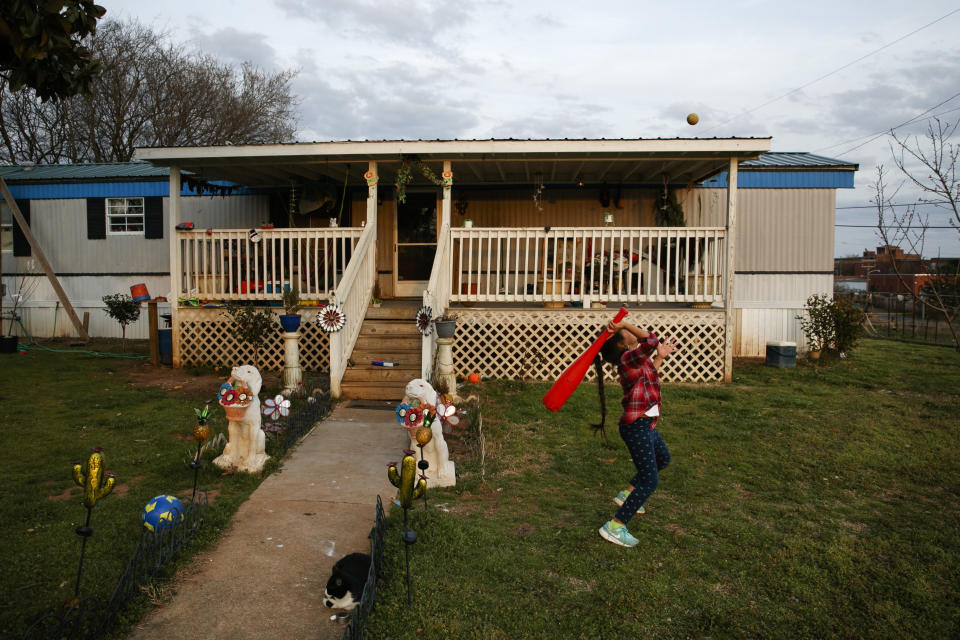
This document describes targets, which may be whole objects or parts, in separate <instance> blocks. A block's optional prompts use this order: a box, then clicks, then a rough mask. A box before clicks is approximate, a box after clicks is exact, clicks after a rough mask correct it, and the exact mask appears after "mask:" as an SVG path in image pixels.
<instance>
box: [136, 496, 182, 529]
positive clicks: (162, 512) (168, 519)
mask: <svg viewBox="0 0 960 640" xmlns="http://www.w3.org/2000/svg"><path fill="white" fill-rule="evenodd" d="M183 513H184V508H183V503H182V502H180V501H179V500H178V499H177V498H175V497H174V496H171V495H166V494H164V495H162V496H156V497H154V498H151V499H150V501H149V502H148V503H147V504H146V505H144V507H143V511H142V512H141V513H140V520H141V521H142V522H143V526H144V527H146V528H147V530H148V531H152V532H154V533H156V532H158V531H160V530H161V529H163V528H164V527H166V526H168V525H172V524H179V523H181V522H183Z"/></svg>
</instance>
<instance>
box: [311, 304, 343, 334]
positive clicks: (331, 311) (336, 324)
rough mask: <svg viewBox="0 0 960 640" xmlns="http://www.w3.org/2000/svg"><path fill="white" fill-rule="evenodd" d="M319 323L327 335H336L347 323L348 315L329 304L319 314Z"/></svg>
mask: <svg viewBox="0 0 960 640" xmlns="http://www.w3.org/2000/svg"><path fill="white" fill-rule="evenodd" d="M317 323H318V324H319V325H320V328H321V329H323V330H324V331H326V332H327V333H336V332H337V331H340V330H341V329H343V325H345V324H346V323H347V314H345V313H344V312H343V309H341V308H340V307H338V306H337V305H335V304H328V305H327V306H325V307H324V308H323V310H322V311H320V313H319V314H317Z"/></svg>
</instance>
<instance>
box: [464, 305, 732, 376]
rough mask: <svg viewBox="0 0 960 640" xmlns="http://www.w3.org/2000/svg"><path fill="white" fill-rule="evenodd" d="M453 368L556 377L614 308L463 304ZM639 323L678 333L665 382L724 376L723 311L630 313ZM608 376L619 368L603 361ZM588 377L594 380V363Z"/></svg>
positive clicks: (674, 335) (669, 333) (671, 335)
mask: <svg viewBox="0 0 960 640" xmlns="http://www.w3.org/2000/svg"><path fill="white" fill-rule="evenodd" d="M457 313H458V316H459V320H458V322H457V332H456V336H455V337H456V340H455V341H454V344H453V361H454V368H455V370H456V371H457V374H458V375H466V374H469V373H470V372H474V371H476V372H480V373H481V374H482V375H483V376H485V377H487V378H503V379H511V380H539V381H546V382H552V381H554V380H556V379H557V377H558V376H559V375H560V373H562V372H563V370H564V369H565V368H566V367H567V365H569V364H570V363H571V362H573V361H574V360H575V359H576V358H577V357H579V356H580V354H582V353H583V352H584V350H585V349H586V348H587V347H588V346H590V343H591V342H592V341H593V339H594V338H595V337H596V336H597V335H599V333H600V331H601V330H602V329H603V328H604V327H605V326H606V323H607V321H608V320H609V319H610V318H612V317H613V314H612V313H610V312H609V311H606V310H596V311H594V310H583V309H581V310H577V311H568V310H563V311H558V310H550V311H536V310H506V309H496V310H493V309H477V310H469V311H461V310H459V309H458V310H457ZM630 320H632V322H633V323H634V324H636V325H637V326H639V327H644V328H650V327H652V328H653V331H654V332H655V333H656V334H657V335H658V336H660V337H662V338H665V339H668V340H674V341H675V342H676V343H677V344H678V345H679V346H680V351H678V352H677V353H675V354H674V355H672V356H671V357H670V358H669V359H668V360H667V362H666V363H664V365H663V367H662V368H661V370H660V373H661V376H662V379H663V380H664V381H667V382H669V381H684V382H705V381H717V380H723V360H724V358H723V355H724V314H723V311H722V310H704V309H690V310H676V311H674V310H656V311H648V312H645V311H643V310H642V309H641V310H635V311H631V312H630ZM605 370H606V379H609V380H612V381H615V380H616V371H615V370H614V369H613V368H612V367H605ZM587 379H589V380H594V379H596V373H595V371H594V369H593V367H591V368H590V370H589V371H588V372H587Z"/></svg>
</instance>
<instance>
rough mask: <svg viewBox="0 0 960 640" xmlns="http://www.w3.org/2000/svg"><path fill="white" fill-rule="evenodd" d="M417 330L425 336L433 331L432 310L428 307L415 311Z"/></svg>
mask: <svg viewBox="0 0 960 640" xmlns="http://www.w3.org/2000/svg"><path fill="white" fill-rule="evenodd" d="M417 330H418V331H419V332H420V334H421V335H425V336H428V335H430V332H431V331H432V330H433V310H432V309H431V308H430V307H427V306H423V307H420V310H419V311H417Z"/></svg>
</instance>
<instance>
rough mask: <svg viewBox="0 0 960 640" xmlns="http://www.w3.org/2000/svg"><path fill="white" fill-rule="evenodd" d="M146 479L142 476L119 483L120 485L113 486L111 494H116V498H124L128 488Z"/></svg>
mask: <svg viewBox="0 0 960 640" xmlns="http://www.w3.org/2000/svg"><path fill="white" fill-rule="evenodd" d="M146 477H147V476H142V475H141V476H134V477H133V478H130V481H129V482H121V483H120V484H118V485H116V486H114V487H113V492H114V493H115V494H116V496H117V497H118V498H126V497H127V493H128V492H129V491H130V487H132V486H133V485H135V484H137V483H138V482H140V481H141V480H143V479H144V478H146Z"/></svg>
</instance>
